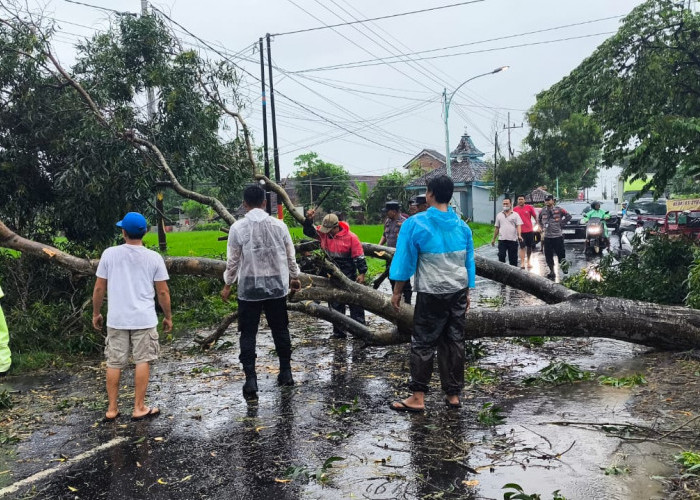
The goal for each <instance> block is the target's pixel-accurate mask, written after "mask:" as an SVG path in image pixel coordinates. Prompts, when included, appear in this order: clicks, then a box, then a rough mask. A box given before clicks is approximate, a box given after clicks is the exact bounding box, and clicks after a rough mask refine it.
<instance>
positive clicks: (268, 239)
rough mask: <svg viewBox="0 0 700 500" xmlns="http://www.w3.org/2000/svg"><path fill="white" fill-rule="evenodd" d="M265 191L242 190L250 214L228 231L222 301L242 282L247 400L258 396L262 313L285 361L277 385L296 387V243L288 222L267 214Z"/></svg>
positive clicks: (240, 319) (241, 321)
mask: <svg viewBox="0 0 700 500" xmlns="http://www.w3.org/2000/svg"><path fill="white" fill-rule="evenodd" d="M265 203H266V200H265V191H264V190H263V189H262V188H261V187H260V186H258V185H253V186H249V187H247V188H246V189H245V191H244V192H243V204H244V205H245V208H246V210H247V213H246V216H245V217H244V218H243V219H242V220H239V221H237V222H236V223H235V224H234V225H233V226H231V229H230V230H229V233H228V247H227V262H226V271H225V272H224V282H225V286H224V288H223V290H221V298H222V299H224V301H228V298H229V296H230V295H231V285H232V284H233V283H234V282H238V329H239V330H240V332H241V341H240V342H241V353H240V355H239V357H238V359H239V360H240V362H241V364H242V365H243V371H244V372H245V377H246V380H245V384H243V397H244V398H245V399H247V400H255V399H257V398H258V380H257V376H256V374H255V357H256V355H255V337H256V335H257V334H258V324H259V323H260V313H261V312H262V311H264V312H265V318H266V319H267V323H268V324H269V325H270V330H271V331H272V339H273V340H274V342H275V350H276V351H277V356H278V357H279V361H280V373H279V375H278V376H277V384H278V385H280V386H291V385H294V378H293V377H292V366H291V358H292V341H291V338H290V336H289V328H288V326H289V317H288V315H287V294H288V293H289V289H290V286H291V289H292V290H298V289H300V288H301V283H300V282H299V280H298V279H297V277H298V276H299V268H298V267H297V263H296V260H295V253H294V244H293V243H292V237H291V236H290V234H289V229H288V228H287V226H286V224H285V223H284V222H283V221H281V220H278V219H274V218H272V217H270V216H269V215H268V214H267V212H265Z"/></svg>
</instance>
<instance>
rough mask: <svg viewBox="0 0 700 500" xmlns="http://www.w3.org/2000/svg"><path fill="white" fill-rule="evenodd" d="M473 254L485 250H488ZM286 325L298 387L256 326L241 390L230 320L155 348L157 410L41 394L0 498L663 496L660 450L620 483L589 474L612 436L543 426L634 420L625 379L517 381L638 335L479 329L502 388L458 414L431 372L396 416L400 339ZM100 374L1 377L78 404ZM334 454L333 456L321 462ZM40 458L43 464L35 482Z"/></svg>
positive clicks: (625, 364) (610, 450)
mask: <svg viewBox="0 0 700 500" xmlns="http://www.w3.org/2000/svg"><path fill="white" fill-rule="evenodd" d="M582 246H583V245H582V243H580V244H577V243H574V244H570V245H567V257H568V258H570V259H571V260H572V262H573V268H572V271H571V272H576V271H577V270H580V269H583V268H585V267H587V266H589V265H590V264H591V262H592V261H590V260H587V259H586V258H585V256H584V255H583V252H582ZM479 252H480V253H481V254H482V255H484V256H486V257H489V258H495V249H492V248H490V247H484V248H482V249H480V250H479ZM536 259H537V260H536V265H535V267H534V268H533V269H532V271H531V272H541V269H543V268H544V256H543V255H542V254H541V253H537V254H536ZM476 292H477V293H478V294H479V296H481V297H485V298H488V297H495V296H501V297H503V298H504V300H505V303H506V304H512V305H528V304H534V303H537V302H538V301H537V299H534V298H532V297H530V296H527V295H525V294H523V293H522V292H520V291H517V290H512V289H509V288H507V287H504V286H501V285H500V284H497V283H493V282H489V281H487V280H479V282H478V283H477V290H476ZM473 303H474V302H473ZM475 305H476V304H475ZM476 306H477V307H478V305H476ZM292 322H293V326H294V330H293V332H292V335H293V344H294V347H295V351H294V361H293V368H294V373H295V378H296V380H297V385H296V386H295V387H294V388H291V389H280V388H278V387H277V386H276V384H275V379H276V373H277V365H276V357H275V354H274V351H273V345H272V342H271V340H270V335H269V331H268V330H266V329H265V328H264V327H265V325H263V329H262V330H261V333H260V335H259V346H258V360H257V366H258V375H259V385H260V399H259V401H258V403H257V404H248V403H246V402H245V401H244V400H243V399H242V397H241V396H240V388H241V385H242V381H243V375H242V373H241V372H240V369H239V367H238V362H237V354H238V349H237V346H236V345H235V341H236V336H235V334H234V333H233V332H229V334H228V336H227V337H226V338H225V340H228V341H230V342H232V343H233V345H230V346H226V345H224V348H223V349H221V350H214V351H211V352H208V353H204V354H202V353H198V352H197V351H196V350H191V349H190V348H191V341H190V340H189V338H184V339H180V340H179V341H177V342H176V343H175V345H173V346H172V347H167V348H166V349H164V351H165V356H164V359H163V360H161V361H159V362H158V363H157V365H156V367H155V369H154V373H153V378H152V380H153V381H152V384H151V387H150V389H149V395H150V398H151V401H152V402H154V403H155V404H157V405H158V406H160V407H161V408H162V409H163V415H162V416H160V417H158V418H156V419H154V420H152V421H145V422H138V423H132V422H129V419H128V418H124V417H123V418H121V419H120V420H119V421H117V422H116V423H111V424H102V423H99V420H100V418H101V415H102V410H93V411H89V410H86V409H85V406H76V407H74V408H72V409H71V408H69V409H65V408H64V409H62V410H56V409H55V408H51V407H48V409H44V410H43V411H42V413H41V415H40V416H39V417H37V418H39V419H40V420H41V425H40V426H39V430H37V431H35V432H33V433H32V434H31V435H30V436H29V437H27V438H26V439H24V440H22V441H21V442H20V443H19V444H18V445H16V446H15V447H14V448H13V449H12V450H11V452H9V453H8V454H6V455H3V457H0V495H1V494H2V491H3V490H2V489H1V488H3V487H5V488H8V487H9V488H13V485H17V482H18V481H22V480H25V481H26V480H27V478H29V479H30V480H31V481H30V482H26V483H24V484H22V483H20V484H19V486H18V487H16V488H15V489H13V490H12V491H9V490H7V489H5V490H4V491H6V492H7V493H6V497H7V498H81V499H97V498H118V499H122V498H125V499H126V498H157V499H160V498H162V499H191V498H217V499H218V498H221V499H224V498H225V499H229V498H232V499H237V498H241V499H251V498H261V499H269V498H275V499H293V498H294V499H295V498H319V499H321V498H323V499H325V498H371V499H388V498H423V497H426V496H427V495H433V496H435V497H441V498H502V496H503V492H502V486H503V485H504V484H505V483H507V482H513V481H515V482H518V483H520V484H521V485H523V487H525V489H526V491H529V492H538V493H541V494H543V495H544V497H543V498H547V497H548V495H549V493H550V492H551V491H553V490H554V489H560V490H561V492H562V494H564V495H565V496H566V497H567V498H569V499H576V498H651V496H653V495H655V494H659V491H660V486H659V483H658V482H657V483H655V482H654V481H652V480H650V479H649V477H650V476H652V475H656V474H661V473H664V472H666V470H665V469H664V466H663V465H662V464H661V463H659V462H657V461H656V460H654V459H650V458H648V457H650V456H651V455H652V454H655V453H660V452H661V451H660V450H659V449H657V448H654V447H652V446H651V445H649V446H647V445H644V444H640V445H638V446H636V447H635V449H634V450H633V451H635V453H636V455H635V454H634V453H628V454H632V455H634V456H637V457H646V458H643V460H642V461H641V462H639V463H636V462H635V464H634V465H635V474H636V475H635V476H634V480H631V479H632V477H631V476H630V478H629V479H630V481H624V482H621V481H619V480H616V479H615V478H609V477H607V476H604V475H602V474H601V472H600V466H601V465H607V464H609V462H610V461H611V460H613V459H614V457H616V455H617V454H618V453H621V452H622V451H625V450H624V446H623V445H622V444H621V443H619V442H618V441H617V440H614V439H610V438H609V437H607V436H604V435H602V434H599V433H592V432H589V431H586V430H581V429H573V428H563V427H551V426H550V427H541V426H540V425H541V424H542V423H543V422H546V421H550V420H561V419H564V418H565V419H570V420H581V421H584V420H602V421H605V420H611V419H625V420H628V421H634V420H635V417H634V416H633V415H631V414H629V412H628V411H627V410H626V400H627V398H628V397H629V391H626V390H618V389H611V388H607V387H604V388H601V387H600V386H597V385H595V384H593V385H577V386H576V387H571V386H565V387H561V388H553V389H537V388H534V389H532V388H524V387H523V386H521V385H519V384H518V383H517V380H518V379H521V378H522V377H523V376H525V375H527V374H532V373H534V372H536V371H537V370H538V369H540V368H542V367H543V366H546V365H547V364H548V363H549V362H550V361H551V360H552V359H563V360H568V361H569V362H572V363H578V364H580V365H581V366H582V367H584V368H585V369H591V370H598V371H601V370H605V371H606V373H616V372H618V371H620V372H627V371H629V370H634V369H638V368H639V362H638V360H639V356H640V355H642V354H643V352H644V351H645V349H643V348H640V347H637V346H633V345H630V344H624V343H621V342H614V341H607V340H601V339H596V340H591V341H582V340H572V339H562V340H558V341H552V342H551V343H548V344H547V345H546V347H545V348H543V349H541V350H535V349H530V348H526V347H523V346H522V345H519V344H516V343H510V342H507V341H499V342H491V341H485V342H484V343H483V348H484V350H486V351H487V356H486V357H485V358H483V359H482V360H481V361H480V362H479V366H480V367H483V368H484V369H488V370H492V371H493V373H496V374H498V376H499V377H501V378H502V379H503V380H504V381H510V382H508V383H506V384H502V387H500V389H499V390H498V391H497V390H495V389H493V388H492V389H489V388H488V387H487V388H479V389H477V388H472V389H468V390H467V391H465V396H464V402H465V405H464V408H462V409H461V410H458V411H454V410H449V409H447V408H446V407H445V406H444V405H443V404H442V400H441V396H440V391H439V383H438V382H437V380H435V377H434V384H433V387H434V389H435V391H434V392H432V393H431V394H429V395H428V400H427V408H428V411H427V412H426V413H425V414H422V415H406V414H398V413H396V412H393V411H391V410H390V409H389V408H388V406H387V405H388V402H389V401H391V400H392V399H394V398H398V397H403V396H405V395H406V394H407V392H406V380H407V346H393V347H382V348H376V347H370V348H365V347H363V346H362V345H361V344H360V343H358V342H353V341H329V340H327V337H328V335H329V333H330V327H329V326H328V325H326V324H324V323H323V322H320V321H316V320H311V319H308V318H305V317H301V316H293V319H292ZM370 322H371V326H372V327H374V328H382V327H384V328H386V327H388V325H387V324H386V322H384V321H383V320H381V319H379V318H374V317H372V318H371V320H370ZM188 351H189V352H188ZM131 377H132V373H131V371H130V370H127V371H126V372H125V374H124V378H123V380H122V383H123V385H124V388H123V390H122V393H123V396H122V400H121V401H122V402H121V406H122V413H124V414H128V413H129V410H128V403H130V402H131V399H130V397H129V393H130V392H132V391H133V388H132V386H131V381H130V379H131ZM103 383H104V378H103V374H102V371H101V370H91V369H88V370H84V371H81V372H79V373H77V374H73V375H68V374H66V375H62V376H60V377H52V378H50V379H41V378H35V379H31V378H30V379H18V380H15V381H13V380H8V386H9V387H14V389H16V390H21V391H22V396H18V403H19V404H22V403H23V402H24V403H25V404H31V401H32V398H40V399H41V398H43V397H44V395H45V394H46V395H47V396H46V397H53V398H55V399H57V400H61V401H65V400H71V398H73V399H75V400H80V401H86V402H88V403H89V402H90V401H92V400H101V399H103V398H104V394H103V391H102V387H103ZM80 398H82V399H80ZM34 400H35V401H39V399H34ZM42 400H43V399H42ZM493 401H500V402H499V404H500V405H501V406H502V407H503V409H504V412H505V415H506V417H507V420H506V423H505V424H503V425H500V426H497V427H495V428H488V427H484V426H483V425H480V424H479V423H478V421H477V413H478V412H479V409H480V408H481V407H482V405H483V404H484V403H487V402H493ZM572 442H574V443H578V444H577V445H573V447H572V448H571V451H568V452H567V454H566V455H565V457H564V458H562V459H561V460H559V459H557V460H555V459H552V458H546V457H547V456H552V457H553V456H555V455H556V454H557V453H559V452H561V451H563V450H565V449H567V448H568V447H569V446H572ZM100 446H101V447H102V448H98V447H100ZM645 446H646V447H645ZM532 450H535V451H534V452H533V451H532ZM543 450H545V451H547V452H546V453H544V452H543ZM621 450H622V451H621ZM332 457H338V458H342V460H338V461H335V462H333V463H332V467H327V468H323V464H324V463H325V462H327V461H328V459H330V458H332ZM542 457H545V458H542ZM630 460H634V458H632V459H630ZM3 471H5V472H4V473H3ZM42 471H47V472H46V476H45V477H39V478H37V479H35V480H34V479H33V477H34V476H33V475H34V474H37V473H39V474H41V473H42ZM477 472H478V473H477ZM650 495H651V496H650Z"/></svg>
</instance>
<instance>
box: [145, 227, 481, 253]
mask: <svg viewBox="0 0 700 500" xmlns="http://www.w3.org/2000/svg"><path fill="white" fill-rule="evenodd" d="M382 227H383V226H382V225H380V224H376V225H366V226H360V225H358V226H351V230H352V232H354V233H355V234H357V236H358V238H360V241H364V242H366V243H379V240H380V239H381V237H382ZM469 227H471V228H472V232H473V235H474V246H475V247H480V246H482V245H487V244H488V243H489V242H490V241H491V236H492V235H493V228H492V226H490V225H489V224H479V223H475V222H472V223H470V224H469ZM290 233H291V234H292V238H293V239H295V240H296V239H302V238H304V235H303V233H302V230H301V228H300V227H293V228H291V229H290ZM221 236H226V234H225V233H222V232H220V231H187V232H180V233H167V240H168V250H167V252H166V253H167V255H170V256H173V257H211V258H225V257H226V241H225V240H224V241H218V238H219V237H221ZM143 241H144V243H145V244H146V245H147V246H148V247H150V248H154V249H156V248H157V247H158V235H156V234H155V233H148V234H147V235H146V237H145V238H144V239H143Z"/></svg>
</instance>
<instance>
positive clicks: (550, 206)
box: [537, 194, 571, 279]
mask: <svg viewBox="0 0 700 500" xmlns="http://www.w3.org/2000/svg"><path fill="white" fill-rule="evenodd" d="M544 203H545V206H544V208H543V209H542V211H540V215H539V216H538V217H537V221H538V222H539V224H540V227H541V228H542V236H543V238H544V239H543V245H544V258H545V260H546V261H547V266H548V267H549V274H548V275H547V277H548V278H550V279H553V278H554V277H555V274H554V254H555V253H556V254H557V258H558V259H559V267H560V268H561V270H562V271H563V272H564V274H568V273H569V262H568V261H567V260H566V248H565V247H564V233H563V232H562V231H563V229H564V226H566V224H567V222H569V221H570V220H571V214H570V213H569V212H567V211H566V210H564V209H563V208H562V207H560V206H558V205H555V203H554V196H552V195H551V194H548V195H547V196H545V198H544Z"/></svg>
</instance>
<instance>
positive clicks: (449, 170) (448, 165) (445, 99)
mask: <svg viewBox="0 0 700 500" xmlns="http://www.w3.org/2000/svg"><path fill="white" fill-rule="evenodd" d="M509 67H510V66H501V67H500V68H496V69H494V70H493V71H489V72H488V73H482V74H481V75H476V76H473V77H471V78H470V79H468V80H466V81H464V82H462V84H461V85H460V86H459V87H457V88H456V89H455V90H454V92H452V94H450V97H449V98H448V97H447V89H443V91H442V98H443V103H444V109H443V115H444V117H445V167H446V169H447V176H448V177H449V178H450V179H451V178H452V162H451V161H450V125H449V121H448V118H449V116H450V104H452V98H453V97H454V96H455V94H456V93H457V91H458V90H459V89H461V88H462V87H464V86H465V85H466V84H467V83H469V82H471V81H472V80H476V79H477V78H481V77H482V76H488V75H494V74H496V73H500V72H501V71H505V70H507V69H508V68H509Z"/></svg>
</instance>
